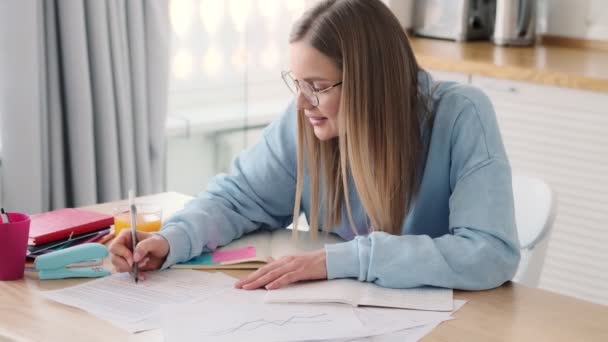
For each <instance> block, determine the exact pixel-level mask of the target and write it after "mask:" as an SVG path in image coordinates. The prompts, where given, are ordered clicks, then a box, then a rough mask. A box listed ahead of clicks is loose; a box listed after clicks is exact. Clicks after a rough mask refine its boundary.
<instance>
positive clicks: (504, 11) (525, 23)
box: [492, 0, 536, 45]
mask: <svg viewBox="0 0 608 342" xmlns="http://www.w3.org/2000/svg"><path fill="white" fill-rule="evenodd" d="M535 40H536V0H497V1H496V18H495V22H494V34H493V35H492V41H494V44H496V45H532V44H534V42H535Z"/></svg>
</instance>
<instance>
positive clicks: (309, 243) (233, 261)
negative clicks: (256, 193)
mask: <svg viewBox="0 0 608 342" xmlns="http://www.w3.org/2000/svg"><path fill="white" fill-rule="evenodd" d="M291 234H292V231H291V230H290V229H276V230H273V231H267V230H264V231H257V232H254V233H251V234H246V235H243V236H242V237H241V238H240V239H238V240H235V241H232V242H231V243H230V244H228V245H226V246H223V247H220V248H218V249H217V250H215V251H213V252H209V253H203V254H201V255H199V256H197V257H195V258H192V259H191V260H189V261H186V262H182V263H178V264H175V265H173V266H171V268H188V269H215V270H222V269H257V268H260V267H261V266H263V265H264V264H265V263H266V261H267V260H268V258H269V257H273V258H275V259H277V258H280V257H282V256H285V255H293V254H297V253H302V252H307V251H313V250H317V249H321V248H323V247H324V246H325V245H326V244H331V243H337V242H344V240H342V239H341V238H340V237H339V236H338V235H336V234H332V233H324V232H319V234H318V237H317V240H313V239H312V238H311V236H310V233H309V232H305V231H300V232H299V234H298V239H297V240H295V241H294V240H293V239H292V237H291Z"/></svg>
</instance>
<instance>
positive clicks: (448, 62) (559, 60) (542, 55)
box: [410, 37, 608, 93]
mask: <svg viewBox="0 0 608 342" xmlns="http://www.w3.org/2000/svg"><path fill="white" fill-rule="evenodd" d="M410 42H411V44H412V47H413V48H414V53H415V54H416V57H417V59H418V62H419V63H420V65H421V66H422V67H423V68H425V69H431V70H440V71H450V72H460V73H468V74H477V75H483V76H488V77H494V78H502V79H509V80H517V81H527V82H534V83H541V84H546V85H552V86H559V87H568V88H576V89H583V90H592V91H599V92H605V93H608V52H607V51H601V50H592V49H577V48H568V47H558V46H545V45H537V46H533V47H500V46H496V45H494V44H492V43H491V42H487V41H485V42H465V43H456V42H451V41H444V40H437V39H428V38H418V37H410Z"/></svg>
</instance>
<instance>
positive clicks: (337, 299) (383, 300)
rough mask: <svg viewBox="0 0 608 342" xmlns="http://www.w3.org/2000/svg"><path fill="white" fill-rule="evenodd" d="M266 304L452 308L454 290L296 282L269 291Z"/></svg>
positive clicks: (347, 282) (347, 281)
mask: <svg viewBox="0 0 608 342" xmlns="http://www.w3.org/2000/svg"><path fill="white" fill-rule="evenodd" d="M265 300H266V302H267V303H332V302H333V303H347V304H351V305H371V306H380V307H398V308H407V309H417V310H434V311H448V312H449V311H452V309H453V308H454V300H453V294H452V289H443V288H431V287H422V288H414V289H389V288H384V287H381V286H378V285H376V284H372V283H365V282H360V281H357V280H353V279H335V280H329V281H316V282H309V283H296V284H292V285H290V286H287V287H285V288H280V289H277V290H272V291H269V292H268V294H267V295H266V299H265Z"/></svg>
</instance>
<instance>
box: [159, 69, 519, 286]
mask: <svg viewBox="0 0 608 342" xmlns="http://www.w3.org/2000/svg"><path fill="white" fill-rule="evenodd" d="M419 88H420V91H421V93H422V94H423V96H425V97H426V98H427V99H428V100H429V101H430V102H429V103H430V105H431V109H432V116H431V120H432V125H428V126H427V128H425V129H424V131H423V142H424V143H425V144H426V146H427V147H428V154H427V157H426V163H425V165H424V172H423V175H422V179H421V183H420V187H419V193H418V195H417V196H416V198H415V202H414V203H413V204H412V207H411V209H410V211H409V212H408V213H407V215H406V218H405V220H404V223H403V225H402V227H401V235H400V236H397V235H390V234H387V233H384V232H372V233H368V232H366V231H359V234H357V235H355V234H354V232H353V230H352V229H351V227H350V225H349V221H348V219H346V216H345V214H344V213H343V219H342V223H341V224H340V225H339V226H337V227H332V231H333V232H334V233H336V234H338V235H340V236H341V237H342V238H343V239H345V240H347V241H346V242H344V243H338V244H334V245H326V246H325V251H326V253H327V276H328V278H329V279H334V278H357V279H359V280H360V281H368V282H374V283H376V284H379V285H381V286H385V287H393V288H409V287H417V286H423V285H431V286H438V287H447V288H456V289H466V290H481V289H489V288H493V287H497V286H499V285H501V284H502V283H504V282H505V281H507V280H509V279H511V278H512V277H513V275H514V274H515V271H516V269H517V265H518V263H519V258H520V255H519V242H518V238H517V231H516V227H515V217H514V210H513V192H512V188H511V169H510V166H509V161H508V159H507V155H506V153H505V149H504V146H503V143H502V139H501V136H500V131H499V129H498V124H497V122H496V116H495V113H494V109H493V107H492V104H491V103H490V101H489V99H488V98H487V97H486V96H485V95H484V94H483V92H481V91H480V90H479V89H476V88H474V87H471V86H467V85H460V84H457V83H453V82H436V81H434V80H432V79H431V77H430V75H429V74H428V73H426V72H424V71H421V72H420V74H419ZM296 115H297V114H296V110H295V107H294V104H293V103H292V104H291V105H290V106H289V107H288V108H287V109H286V110H285V112H284V113H283V114H282V115H281V117H280V118H279V119H277V120H276V121H274V122H273V123H272V124H270V125H269V126H268V127H267V128H266V129H265V131H264V134H263V136H262V138H261V139H260V141H259V142H258V143H257V144H256V145H255V146H253V147H251V148H249V149H247V150H245V151H243V152H242V153H240V155H239V156H238V157H237V158H236V160H235V161H234V164H233V165H232V171H231V173H230V174H220V175H218V176H216V177H214V178H213V180H212V181H211V182H210V184H209V186H208V188H207V191H205V192H203V193H201V194H200V195H199V196H198V197H197V198H196V199H194V200H192V201H191V202H189V203H188V204H187V205H186V206H185V208H184V209H183V210H181V211H180V212H178V213H176V214H175V215H174V216H173V217H171V218H170V219H169V220H167V222H166V223H165V224H164V226H163V228H162V230H161V231H160V232H159V234H160V235H162V236H164V237H165V238H166V239H167V240H168V241H169V245H170V252H169V255H168V256H167V259H166V262H165V263H164V264H163V266H162V267H163V268H166V267H168V266H170V265H172V264H174V263H177V262H181V261H186V260H188V259H190V258H192V257H195V256H197V255H199V254H201V252H206V251H211V250H214V249H215V248H217V247H218V246H223V245H226V244H228V243H229V242H230V241H232V240H234V239H237V238H239V237H240V236H241V235H243V234H245V233H249V232H252V231H254V230H257V229H278V228H284V227H286V226H288V225H289V224H291V222H292V220H293V216H292V211H293V204H294V197H295V188H296V163H297V160H296V144H297V140H296ZM306 180H307V177H305V182H304V187H303V194H302V211H303V212H304V214H305V215H306V217H307V218H308V219H310V218H309V216H308V215H309V212H310V208H309V200H310V192H309V190H308V189H309V185H308V183H307V182H306ZM351 188H354V186H351ZM350 199H351V206H352V210H353V219H354V221H355V226H356V227H366V224H367V221H368V220H367V216H366V214H365V210H364V209H363V207H362V205H361V202H360V200H359V199H358V197H357V194H356V192H354V191H353V194H351V197H350ZM321 217H322V214H321Z"/></svg>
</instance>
